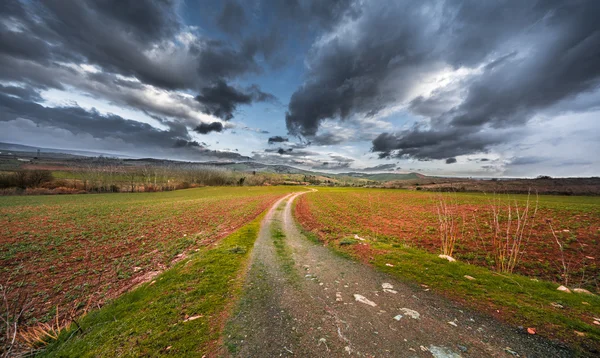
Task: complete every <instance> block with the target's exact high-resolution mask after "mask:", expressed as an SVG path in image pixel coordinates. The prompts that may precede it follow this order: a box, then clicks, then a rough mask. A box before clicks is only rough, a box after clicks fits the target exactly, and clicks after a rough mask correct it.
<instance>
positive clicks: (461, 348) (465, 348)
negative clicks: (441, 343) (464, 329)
mask: <svg viewBox="0 0 600 358" xmlns="http://www.w3.org/2000/svg"><path fill="white" fill-rule="evenodd" d="M456 346H457V347H458V349H460V351H461V352H466V351H467V350H468V348H467V347H466V346H461V345H460V344H457V345H456Z"/></svg>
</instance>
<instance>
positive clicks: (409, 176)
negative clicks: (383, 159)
mask: <svg viewBox="0 0 600 358" xmlns="http://www.w3.org/2000/svg"><path fill="white" fill-rule="evenodd" d="M337 175H338V176H349V177H353V178H361V179H367V180H376V181H392V180H413V179H423V178H425V177H426V176H425V175H423V174H419V173H406V174H399V173H357V172H351V173H341V174H337Z"/></svg>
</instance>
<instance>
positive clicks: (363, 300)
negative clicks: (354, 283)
mask: <svg viewBox="0 0 600 358" xmlns="http://www.w3.org/2000/svg"><path fill="white" fill-rule="evenodd" d="M354 299H355V300H356V301H357V302H360V303H364V304H366V305H369V306H371V307H375V306H377V304H376V303H375V302H373V301H371V300H369V299H367V298H366V297H365V296H363V295H359V294H356V293H355V294H354Z"/></svg>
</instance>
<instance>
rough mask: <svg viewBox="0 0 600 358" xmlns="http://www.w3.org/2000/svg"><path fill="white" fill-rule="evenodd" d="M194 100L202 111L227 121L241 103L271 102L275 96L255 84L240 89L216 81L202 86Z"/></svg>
mask: <svg viewBox="0 0 600 358" xmlns="http://www.w3.org/2000/svg"><path fill="white" fill-rule="evenodd" d="M196 101H198V102H199V103H201V104H202V106H203V109H202V111H203V112H204V113H206V114H210V115H213V116H215V117H219V118H221V119H223V120H226V121H228V120H230V119H232V118H233V113H234V112H235V110H236V108H237V106H239V105H241V104H251V103H253V102H273V101H276V98H275V96H273V95H272V94H269V93H265V92H262V91H261V90H260V89H258V87H257V86H250V87H249V88H247V89H245V90H240V89H237V88H234V87H232V86H229V85H227V84H226V83H225V82H224V81H217V82H216V83H214V84H212V85H211V86H210V87H205V88H203V89H202V90H201V91H200V94H199V95H198V96H197V97H196Z"/></svg>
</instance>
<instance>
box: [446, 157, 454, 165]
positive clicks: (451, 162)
mask: <svg viewBox="0 0 600 358" xmlns="http://www.w3.org/2000/svg"><path fill="white" fill-rule="evenodd" d="M454 163H456V158H448V159H446V164H454Z"/></svg>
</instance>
